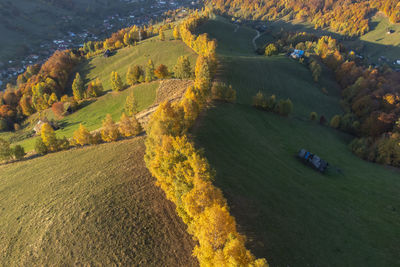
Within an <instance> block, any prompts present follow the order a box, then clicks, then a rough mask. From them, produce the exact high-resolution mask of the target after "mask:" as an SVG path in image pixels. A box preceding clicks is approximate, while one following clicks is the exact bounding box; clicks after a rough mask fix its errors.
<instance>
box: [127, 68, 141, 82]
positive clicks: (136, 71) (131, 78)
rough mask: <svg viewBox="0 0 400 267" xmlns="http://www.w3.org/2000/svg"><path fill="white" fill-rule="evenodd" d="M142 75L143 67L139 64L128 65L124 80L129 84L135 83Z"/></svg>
mask: <svg viewBox="0 0 400 267" xmlns="http://www.w3.org/2000/svg"><path fill="white" fill-rule="evenodd" d="M141 76H143V69H142V67H140V66H139V65H135V66H133V67H132V66H130V67H129V69H128V72H127V73H126V81H127V83H128V84H129V85H135V84H137V83H139V82H140V77H141Z"/></svg>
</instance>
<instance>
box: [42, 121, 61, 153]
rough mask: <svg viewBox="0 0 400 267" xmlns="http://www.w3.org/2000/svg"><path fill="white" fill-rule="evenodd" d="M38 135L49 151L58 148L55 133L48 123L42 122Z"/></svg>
mask: <svg viewBox="0 0 400 267" xmlns="http://www.w3.org/2000/svg"><path fill="white" fill-rule="evenodd" d="M40 137H41V138H42V140H43V143H44V144H45V145H46V147H47V149H48V150H49V151H56V150H57V149H58V142H57V137H56V133H55V132H54V129H53V127H51V125H50V124H48V123H44V124H43V125H42V128H41V130H40Z"/></svg>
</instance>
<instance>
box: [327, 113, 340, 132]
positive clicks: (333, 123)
mask: <svg viewBox="0 0 400 267" xmlns="http://www.w3.org/2000/svg"><path fill="white" fill-rule="evenodd" d="M329 125H330V126H331V127H332V128H335V129H337V128H339V126H340V115H335V116H333V118H332V119H331V122H330V123H329Z"/></svg>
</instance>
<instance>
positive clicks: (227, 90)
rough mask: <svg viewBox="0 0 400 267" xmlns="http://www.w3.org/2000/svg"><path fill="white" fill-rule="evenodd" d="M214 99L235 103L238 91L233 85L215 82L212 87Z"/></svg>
mask: <svg viewBox="0 0 400 267" xmlns="http://www.w3.org/2000/svg"><path fill="white" fill-rule="evenodd" d="M211 95H212V99H214V100H219V101H225V102H230V103H233V102H235V101H236V91H235V90H233V89H232V86H231V85H229V86H227V85H226V84H224V83H215V84H214V85H213V87H212V88H211Z"/></svg>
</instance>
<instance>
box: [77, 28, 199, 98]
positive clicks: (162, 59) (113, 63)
mask: <svg viewBox="0 0 400 267" xmlns="http://www.w3.org/2000/svg"><path fill="white" fill-rule="evenodd" d="M165 36H166V40H167V41H160V40H159V38H158V36H156V37H153V38H150V39H147V40H145V41H143V42H141V43H140V44H139V45H137V46H132V47H126V48H123V49H120V50H117V51H116V53H115V54H114V55H113V56H111V57H109V58H104V57H103V56H102V55H99V56H97V57H94V58H92V59H90V60H88V61H85V62H84V63H83V64H81V65H80V66H79V67H78V68H77V71H78V72H80V73H81V74H82V75H83V77H85V78H86V80H87V81H90V80H93V79H96V78H99V79H100V80H101V81H102V83H103V86H104V89H105V90H111V82H110V75H111V72H112V71H116V72H118V74H119V75H120V76H121V77H122V79H123V80H124V81H125V76H126V73H127V71H128V68H129V66H134V65H141V66H143V67H145V66H146V65H147V62H148V61H149V59H151V60H153V63H154V65H155V67H157V66H158V65H160V64H164V65H166V66H167V67H168V69H169V71H173V67H174V66H175V64H176V61H177V60H178V57H179V56H183V55H187V56H189V58H190V60H191V63H192V67H193V66H194V63H195V59H196V56H195V54H194V52H193V51H192V49H190V48H188V47H187V46H186V45H185V44H184V43H183V42H182V41H175V40H170V39H171V38H172V30H168V31H166V32H165Z"/></svg>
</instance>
